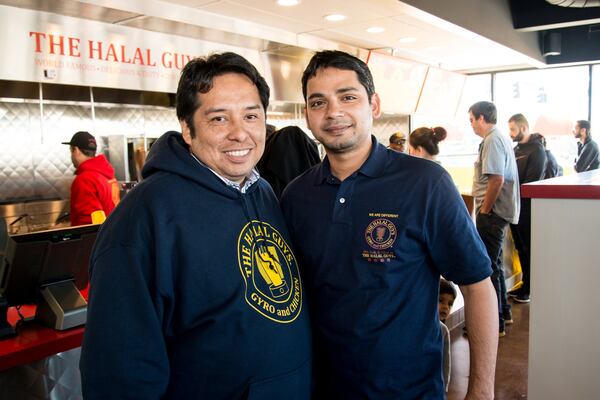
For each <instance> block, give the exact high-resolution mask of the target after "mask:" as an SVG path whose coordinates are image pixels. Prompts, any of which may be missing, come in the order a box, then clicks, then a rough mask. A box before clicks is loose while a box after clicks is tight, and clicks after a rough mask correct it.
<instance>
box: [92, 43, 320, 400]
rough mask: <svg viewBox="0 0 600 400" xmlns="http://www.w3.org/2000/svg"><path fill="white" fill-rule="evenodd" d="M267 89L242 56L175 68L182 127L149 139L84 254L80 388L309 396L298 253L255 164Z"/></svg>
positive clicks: (135, 395)
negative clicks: (140, 164)
mask: <svg viewBox="0 0 600 400" xmlns="http://www.w3.org/2000/svg"><path fill="white" fill-rule="evenodd" d="M268 99H269V87H268V86H267V84H266V82H265V80H264V79H263V78H262V76H260V74H259V73H258V72H257V70H256V69H255V68H254V67H253V66H252V65H251V64H250V63H249V62H248V61H247V60H245V59H244V58H242V57H241V56H239V55H237V54H234V53H223V54H215V55H211V56H210V57H208V58H199V59H195V60H192V61H191V62H190V63H188V64H187V65H186V67H185V68H184V69H183V71H182V75H181V79H180V81H179V87H178V89H177V117H178V119H179V121H180V123H181V128H182V134H180V133H177V132H168V133H166V134H165V135H163V136H162V137H161V138H160V139H159V140H158V141H157V142H156V143H155V144H154V145H153V147H152V150H151V151H150V153H149V155H148V159H147V161H146V164H145V166H144V168H143V170H142V175H143V177H144V180H143V181H142V182H141V183H140V184H139V185H137V186H136V187H135V188H134V189H133V190H132V191H131V192H129V193H128V194H127V196H126V197H125V198H124V200H123V201H122V202H121V205H120V207H119V208H118V209H116V210H115V212H114V213H113V214H111V216H110V217H109V219H108V220H107V222H106V223H105V224H104V226H103V227H102V230H101V232H100V234H99V237H98V240H97V242H96V246H95V249H94V252H93V254H92V257H91V261H90V263H91V265H90V279H91V284H90V286H91V289H90V296H89V308H88V322H87V325H86V331H85V337H84V343H83V349H82V356H81V374H82V383H83V395H84V397H85V398H87V399H105V398H111V399H113V398H127V399H191V398H196V399H227V400H230V399H265V400H266V399H269V400H271V399H274V398H286V399H297V400H306V399H308V398H309V390H310V373H311V369H310V367H311V362H310V334H309V324H308V316H307V313H306V307H304V298H303V297H304V296H303V291H302V283H301V281H300V276H299V273H298V265H297V262H296V258H295V255H294V253H293V252H292V249H291V247H290V241H289V236H288V232H287V229H286V226H285V223H284V221H283V217H282V215H281V212H280V210H279V207H278V204H277V199H276V197H275V195H274V193H273V191H272V189H271V187H270V186H269V185H268V184H267V183H266V181H264V180H263V179H262V178H260V177H259V175H258V173H257V172H256V170H255V169H254V165H255V164H256V162H257V161H258V160H259V158H260V157H261V155H262V153H263V151H264V143H265V119H266V115H265V111H266V109H267V106H268Z"/></svg>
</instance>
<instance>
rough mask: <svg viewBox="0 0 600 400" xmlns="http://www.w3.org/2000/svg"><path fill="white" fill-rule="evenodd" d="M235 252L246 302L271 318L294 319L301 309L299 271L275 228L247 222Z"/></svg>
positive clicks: (279, 319)
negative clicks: (242, 280)
mask: <svg viewBox="0 0 600 400" xmlns="http://www.w3.org/2000/svg"><path fill="white" fill-rule="evenodd" d="M237 252H238V264H239V266H240V272H241V273H242V277H243V278H244V283H245V284H246V292H245V297H246V302H247V303H248V304H249V305H250V306H251V307H252V308H253V309H254V310H256V311H257V312H258V313H260V314H261V315H263V316H264V317H266V318H268V319H270V320H272V321H275V322H279V323H289V322H292V321H294V320H295V319H296V318H297V317H298V315H300V311H301V309H302V287H301V283H300V274H299V272H298V264H297V262H296V257H295V256H294V253H293V252H292V249H291V248H290V247H289V246H288V244H287V242H286V241H285V239H284V238H283V237H282V235H281V234H280V233H279V231H277V229H275V228H274V227H272V226H271V225H269V224H267V223H265V222H260V221H256V220H254V221H251V222H248V223H247V224H246V225H245V226H244V228H242V231H241V232H240V236H239V237H238V248H237Z"/></svg>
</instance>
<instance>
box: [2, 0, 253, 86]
mask: <svg viewBox="0 0 600 400" xmlns="http://www.w3.org/2000/svg"><path fill="white" fill-rule="evenodd" d="M0 35H1V36H0V37H2V38H3V39H2V41H0V54H2V56H3V57H2V58H3V62H2V63H0V79H4V80H16V81H31V82H48V83H61V84H71V85H80V86H95V87H110V88H121V89H132V90H147V91H157V92H175V91H176V89H177V82H178V80H179V74H180V71H181V69H182V68H183V66H184V65H185V64H186V63H187V62H188V61H189V60H191V59H192V58H194V57H198V56H204V55H207V54H210V53H213V52H223V51H234V52H237V53H239V54H241V55H243V56H244V57H246V58H247V59H248V60H249V61H250V62H252V63H253V64H254V65H256V66H257V68H258V69H259V70H263V68H261V59H260V56H259V53H258V51H256V50H250V49H243V48H239V47H233V46H228V45H224V44H219V43H213V42H207V41H203V40H196V39H192V38H187V37H181V36H175V35H167V34H162V33H156V32H150V31H145V30H141V29H136V28H130V27H125V26H119V25H113V24H107V23H103V22H96V21H90V20H84V19H78V18H72V17H65V16H61V15H57V14H52V13H46V12H40V11H31V10H24V9H20V8H14V7H8V6H0Z"/></svg>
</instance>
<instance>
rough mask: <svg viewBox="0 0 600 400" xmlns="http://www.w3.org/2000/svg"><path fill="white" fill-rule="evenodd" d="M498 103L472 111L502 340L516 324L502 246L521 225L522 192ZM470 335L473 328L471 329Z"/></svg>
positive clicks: (481, 227)
mask: <svg viewBox="0 0 600 400" xmlns="http://www.w3.org/2000/svg"><path fill="white" fill-rule="evenodd" d="M496 120H497V111H496V106H495V105H494V103H490V102H489V101H480V102H477V103H475V104H473V105H472V106H471V107H470V108H469V122H470V123H471V127H472V128H473V132H475V134H476V135H477V136H480V137H481V138H482V139H483V140H482V141H481V143H480V145H479V154H478V156H477V161H476V162H475V174H474V176H473V197H474V198H475V210H476V225H477V231H478V232H479V235H480V236H481V239H482V240H483V243H484V244H485V247H486V250H487V253H488V256H489V257H490V259H491V260H492V270H493V271H494V272H493V274H492V283H493V284H494V288H495V289H496V295H497V298H498V319H499V330H498V332H499V336H500V337H503V336H505V335H506V331H505V323H506V322H507V321H510V322H512V312H511V307H510V304H509V303H508V300H507V294H506V282H505V280H504V262H503V259H502V245H503V242H504V235H505V233H506V227H507V226H508V224H509V223H510V224H516V223H518V222H519V209H520V205H521V202H520V191H519V176H518V172H517V163H516V161H515V153H514V151H513V149H512V145H511V143H510V139H509V138H508V135H504V134H502V133H501V132H500V130H499V129H498V127H497V126H496ZM468 328H469V335H470V334H471V332H470V330H471V327H470V326H469V327H468Z"/></svg>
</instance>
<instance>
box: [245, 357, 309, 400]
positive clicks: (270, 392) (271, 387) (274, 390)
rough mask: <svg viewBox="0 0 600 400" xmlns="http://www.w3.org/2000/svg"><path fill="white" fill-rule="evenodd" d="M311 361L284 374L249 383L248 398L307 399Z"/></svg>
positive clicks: (257, 399)
mask: <svg viewBox="0 0 600 400" xmlns="http://www.w3.org/2000/svg"><path fill="white" fill-rule="evenodd" d="M310 378H311V362H310V360H309V361H306V362H305V363H304V364H303V365H302V366H301V367H299V368H297V369H295V370H294V371H292V372H289V373H287V374H284V375H279V376H277V377H274V378H269V379H265V380H263V381H258V382H254V383H252V384H250V387H249V389H248V400H273V399H286V400H309V399H310Z"/></svg>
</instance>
